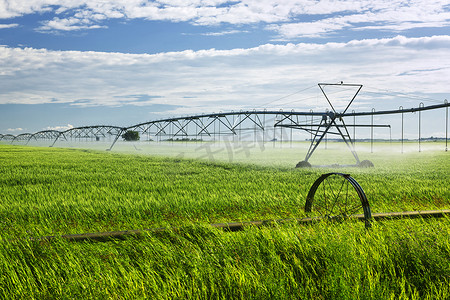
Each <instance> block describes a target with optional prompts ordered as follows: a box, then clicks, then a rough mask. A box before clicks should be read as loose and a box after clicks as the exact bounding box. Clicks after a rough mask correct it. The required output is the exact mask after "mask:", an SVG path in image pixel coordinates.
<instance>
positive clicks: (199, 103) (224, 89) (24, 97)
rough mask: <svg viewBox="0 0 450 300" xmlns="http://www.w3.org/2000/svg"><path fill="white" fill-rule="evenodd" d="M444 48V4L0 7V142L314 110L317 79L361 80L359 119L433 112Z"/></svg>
mask: <svg viewBox="0 0 450 300" xmlns="http://www.w3.org/2000/svg"><path fill="white" fill-rule="evenodd" d="M449 49H450V5H449V4H448V1H429V0H416V1H381V0H371V1H364V0H362V1H309V0H299V1H297V0H284V1H281V0H280V1H266V0H247V1H221V0H171V1H169V0H167V1H164V0H159V1H143V0H127V1H124V0H103V1H95V0H89V1H87V0H62V1H57V0H14V1H9V0H6V1H5V0H0V57H1V59H0V79H1V80H0V133H3V134H6V133H11V134H20V133H24V132H36V131H39V130H44V129H50V128H51V129H54V128H57V129H64V128H69V127H70V126H84V125H95V124H109V125H124V126H127V125H133V124H137V123H140V122H143V121H148V120H152V119H156V118H163V117H169V116H179V115H187V114H197V113H210V112H218V111H229V110H240V109H244V110H245V109H253V108H267V109H285V110H291V109H295V110H309V109H311V108H312V109H314V110H316V111H317V110H324V109H326V108H327V106H326V102H325V101H324V99H323V97H322V96H321V94H320V90H319V88H318V87H317V83H318V82H330V83H334V82H340V81H344V82H346V83H360V84H363V85H364V87H363V90H362V91H361V94H360V96H358V98H357V101H356V102H355V104H354V106H352V109H355V110H357V111H366V110H370V109H371V108H372V107H373V108H375V109H377V110H382V109H395V108H398V106H399V105H402V106H404V107H413V106H418V105H419V103H420V102H424V103H425V104H426V105H428V104H430V105H431V104H438V103H443V101H444V99H445V98H449V94H450V93H449V92H450V86H449V84H448V78H450V55H449V54H450V50H449ZM330 92H332V91H330ZM348 93H351V91H350V92H345V91H343V92H339V91H337V92H336V94H333V97H335V98H333V101H335V102H336V105H337V106H338V107H345V104H346V103H345V102H346V99H348V95H347V94H348ZM289 95H291V96H289ZM287 96H288V97H287ZM440 114H442V113H440ZM430 118H431V115H430ZM430 130H434V131H430V135H432V134H434V135H435V136H436V135H442V132H443V131H436V130H435V129H430ZM438 130H440V129H438Z"/></svg>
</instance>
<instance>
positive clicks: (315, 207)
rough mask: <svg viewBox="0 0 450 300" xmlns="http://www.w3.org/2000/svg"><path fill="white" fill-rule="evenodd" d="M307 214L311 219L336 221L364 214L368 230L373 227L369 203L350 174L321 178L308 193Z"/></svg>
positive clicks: (328, 174) (329, 175)
mask: <svg viewBox="0 0 450 300" xmlns="http://www.w3.org/2000/svg"><path fill="white" fill-rule="evenodd" d="M305 212H306V213H308V215H310V216H311V217H323V218H328V219H334V220H336V219H337V220H342V219H347V218H349V217H350V216H351V215H355V214H364V221H365V224H366V228H369V227H370V226H371V224H370V219H371V217H372V213H371V211H370V206H369V201H368V200H367V197H366V194H365V193H364V191H363V189H362V187H361V186H360V185H359V184H358V182H357V181H356V180H355V179H354V178H353V177H351V176H350V175H349V174H343V173H327V174H323V175H322V176H320V177H319V178H318V179H317V180H316V181H315V182H314V183H313V185H312V186H311V188H310V190H309V192H308V196H307V198H306V204H305Z"/></svg>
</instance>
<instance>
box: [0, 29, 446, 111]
mask: <svg viewBox="0 0 450 300" xmlns="http://www.w3.org/2000/svg"><path fill="white" fill-rule="evenodd" d="M449 48H450V36H433V37H423V38H407V37H403V36H397V37H395V38H390V39H367V40H360V41H358V40H355V41H350V42H347V43H326V44H313V43H300V44H286V45H273V44H266V45H261V46H258V47H255V48H248V49H232V50H215V49H209V50H201V51H192V50H186V51H181V52H168V53H159V54H152V55H150V54H123V53H102V52H81V51H50V50H45V49H33V48H25V49H20V48H8V47H5V46H3V47H0V70H2V71H1V73H0V78H1V80H0V90H1V91H2V92H1V94H0V104H5V103H22V104H28V103H29V104H36V103H55V102H59V103H72V104H74V105H80V106H87V105H112V106H117V105H123V104H124V103H126V101H127V99H128V100H129V99H130V96H129V95H151V97H149V98H148V101H146V102H145V104H149V103H151V104H163V105H167V104H169V105H174V106H179V107H180V108H178V109H177V110H176V111H174V112H172V113H173V114H187V113H197V112H211V111H219V110H236V109H252V108H254V107H261V106H262V104H265V103H270V105H268V106H267V107H268V108H280V107H283V108H294V109H305V108H310V107H318V106H320V105H322V104H323V103H318V102H317V101H318V100H317V99H319V98H321V95H320V93H318V92H319V90H318V89H317V88H314V89H311V90H308V91H307V93H301V94H298V95H294V96H292V97H289V98H288V99H283V100H282V101H281V100H280V101H273V100H274V99H279V98H280V97H282V96H284V95H287V94H291V93H292V92H295V91H298V90H301V89H303V88H305V87H309V86H314V87H316V84H317V82H339V81H341V80H343V81H344V82H352V83H362V84H364V85H365V86H366V87H365V88H363V91H364V90H365V89H368V88H370V87H375V88H378V89H386V90H392V91H397V92H403V93H408V94H415V95H426V96H427V97H431V98H436V97H437V96H436V95H438V94H439V97H440V96H441V95H442V94H444V95H445V94H446V95H448V93H449V92H450V91H449V87H448V83H447V79H448V78H450V58H449V56H448V49H449ZM361 97H366V98H367V99H366V98H361V99H364V101H366V102H367V101H372V102H371V105H372V104H373V105H381V106H383V107H384V108H386V107H388V106H390V107H389V108H393V107H395V105H397V107H398V104H397V103H390V102H386V101H384V100H383V101H380V100H378V101H374V100H373V99H372V100H371V99H369V97H368V95H366V96H364V94H362V96H361ZM446 97H447V98H448V96H446ZM378 99H380V98H378ZM439 99H440V98H439ZM344 100H345V99H344ZM344 100H343V101H344ZM130 101H132V102H133V103H134V104H135V105H140V104H139V103H136V101H134V100H132V99H131V100H130ZM286 103H287V104H288V105H285V104H286ZM325 104H326V103H325ZM365 105H366V104H365ZM377 109H378V108H377ZM166 113H167V112H166Z"/></svg>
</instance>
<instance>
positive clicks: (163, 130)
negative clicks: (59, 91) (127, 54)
mask: <svg viewBox="0 0 450 300" xmlns="http://www.w3.org/2000/svg"><path fill="white" fill-rule="evenodd" d="M328 85H340V86H347V87H355V89H356V90H357V91H356V93H355V94H354V96H353V97H352V99H350V100H349V102H348V105H347V107H346V108H345V109H344V111H343V112H337V111H336V110H335V108H334V106H333V103H332V102H331V101H330V99H329V98H328V96H327V94H326V93H325V91H324V89H323V87H325V86H328ZM319 87H320V89H321V91H322V92H323V95H324V96H325V98H326V100H327V101H328V103H329V105H330V107H331V110H330V111H325V112H313V111H312V110H310V111H298V112H296V111H294V110H291V111H283V110H279V111H268V110H253V111H236V112H234V111H231V112H220V113H212V114H201V115H192V116H186V117H176V118H166V119H162V120H154V121H149V122H144V123H139V124H136V125H132V126H129V127H118V126H109V125H95V126H83V127H75V128H71V129H68V130H65V131H56V130H44V131H39V132H36V133H33V134H31V133H24V134H20V135H17V136H14V135H11V134H6V135H3V134H0V141H1V140H6V141H11V143H13V142H15V141H26V143H27V144H28V143H29V142H30V140H32V139H34V140H49V141H53V143H52V144H51V146H54V145H55V144H56V143H57V142H58V141H67V140H72V139H74V140H95V141H101V140H107V139H110V140H112V144H111V146H110V147H109V149H107V150H111V149H112V148H113V147H114V145H115V143H116V142H117V140H118V139H119V138H120V137H122V135H123V134H124V133H125V132H126V131H129V130H131V131H137V132H139V133H140V135H141V136H147V139H148V140H153V139H156V140H157V141H164V140H165V141H169V140H175V139H178V140H180V139H181V140H184V139H189V138H191V139H201V140H203V139H204V138H205V139H208V138H209V139H212V140H215V139H216V137H218V138H219V139H220V137H221V136H232V137H233V138H235V137H236V138H239V139H241V137H242V133H243V132H247V133H248V132H252V131H253V132H254V136H255V137H256V134H257V132H260V133H261V132H262V137H263V139H264V136H265V132H266V131H267V130H268V129H272V130H274V132H275V129H276V128H280V129H282V128H287V129H291V130H292V129H298V130H303V131H305V132H308V133H310V134H311V144H310V147H309V149H308V152H307V154H306V156H305V160H304V161H305V162H308V160H309V159H310V157H311V156H312V154H313V153H314V151H315V150H316V149H317V147H318V146H319V144H320V142H321V141H322V140H323V139H324V137H326V135H327V134H331V135H335V136H338V137H340V138H341V139H342V140H343V141H344V142H345V143H346V144H347V146H348V148H349V149H350V151H351V152H352V154H353V156H354V158H355V160H356V163H357V164H359V163H360V161H359V158H358V155H357V153H356V151H355V148H354V138H355V137H354V135H355V134H353V138H352V137H351V135H350V133H349V130H348V128H349V127H353V128H356V127H369V128H372V130H373V128H382V127H389V128H390V125H384V124H373V118H372V123H371V124H370V125H365V124H346V123H345V122H344V118H345V117H356V116H372V117H373V116H374V115H388V114H402V128H403V114H404V113H408V112H411V113H414V112H419V117H420V112H421V111H426V110H434V109H440V108H446V116H447V117H446V143H447V128H448V107H449V106H450V105H449V103H448V102H447V101H445V102H444V104H438V105H431V106H424V105H423V103H421V105H419V107H416V108H410V109H404V108H403V107H400V108H399V109H397V110H385V111H375V110H374V109H372V111H369V112H355V111H352V112H347V111H348V109H349V107H350V105H351V104H352V102H353V100H354V99H355V98H356V96H357V95H358V93H359V91H360V90H361V88H362V85H360V84H343V83H341V84H326V83H319ZM318 120H320V122H318ZM419 124H420V120H419ZM419 126H420V125H419ZM281 138H282V136H281ZM274 139H275V138H274ZM291 139H292V137H291ZM263 141H264V140H263ZM402 141H403V129H402ZM419 143H420V133H419ZM446 150H447V144H446Z"/></svg>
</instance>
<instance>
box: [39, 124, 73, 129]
mask: <svg viewBox="0 0 450 300" xmlns="http://www.w3.org/2000/svg"><path fill="white" fill-rule="evenodd" d="M72 128H74V126H73V125H71V124H67V125H63V126H53V127H52V126H49V127H47V128H44V130H57V131H65V130H69V129H72Z"/></svg>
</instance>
